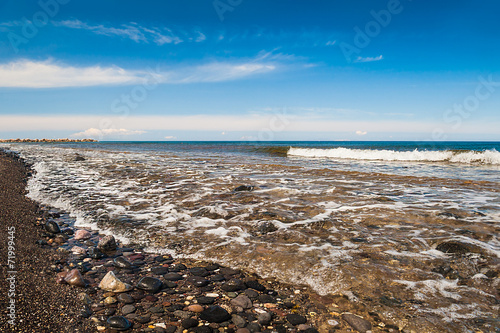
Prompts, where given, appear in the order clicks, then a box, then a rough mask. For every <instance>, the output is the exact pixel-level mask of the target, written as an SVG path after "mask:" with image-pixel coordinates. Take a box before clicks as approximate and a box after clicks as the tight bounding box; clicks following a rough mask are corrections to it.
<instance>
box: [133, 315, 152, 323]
mask: <svg viewBox="0 0 500 333" xmlns="http://www.w3.org/2000/svg"><path fill="white" fill-rule="evenodd" d="M134 320H135V321H136V322H138V323H141V324H146V323H149V322H150V321H151V317H149V315H147V316H137V317H135V319H134Z"/></svg>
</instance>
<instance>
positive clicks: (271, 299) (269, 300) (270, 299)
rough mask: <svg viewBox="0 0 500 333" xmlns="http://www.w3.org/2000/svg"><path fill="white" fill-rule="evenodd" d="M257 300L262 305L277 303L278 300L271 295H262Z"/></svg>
mask: <svg viewBox="0 0 500 333" xmlns="http://www.w3.org/2000/svg"><path fill="white" fill-rule="evenodd" d="M257 299H258V300H259V302H261V303H276V298H274V297H273V296H271V295H266V294H262V295H259V297H257Z"/></svg>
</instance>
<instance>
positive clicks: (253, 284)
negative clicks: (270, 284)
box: [245, 280, 266, 291]
mask: <svg viewBox="0 0 500 333" xmlns="http://www.w3.org/2000/svg"><path fill="white" fill-rule="evenodd" d="M245 284H246V285H247V287H248V288H252V289H255V290H258V291H264V290H266V287H264V286H263V285H262V284H260V283H259V282H258V281H257V280H248V281H245Z"/></svg>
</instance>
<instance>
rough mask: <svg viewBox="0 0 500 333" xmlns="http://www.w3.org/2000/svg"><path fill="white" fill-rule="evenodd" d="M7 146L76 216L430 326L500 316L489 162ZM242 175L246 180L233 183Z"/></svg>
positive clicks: (451, 327)
mask: <svg viewBox="0 0 500 333" xmlns="http://www.w3.org/2000/svg"><path fill="white" fill-rule="evenodd" d="M9 146H10V147H11V149H13V150H16V151H19V152H20V153H21V154H22V156H23V157H24V158H25V159H27V160H28V161H29V162H32V163H34V169H35V170H36V174H35V175H34V177H33V178H32V179H31V180H30V181H29V184H28V187H29V196H31V197H32V198H33V199H35V200H37V201H39V202H41V203H44V204H50V205H52V206H55V207H57V208H61V209H64V210H66V211H68V212H70V213H71V214H72V215H73V216H74V217H75V218H76V219H77V222H76V223H77V225H79V226H82V227H83V226H85V227H90V228H98V229H100V230H103V231H104V232H108V233H113V234H114V235H115V236H117V237H118V238H120V239H121V240H122V241H123V242H133V243H138V244H141V245H143V246H145V247H146V248H147V249H148V250H150V251H155V252H160V253H161V252H168V253H173V254H175V255H177V256H184V257H190V258H201V259H205V260H215V261H218V262H222V263H225V264H227V265H230V266H233V267H238V268H244V269H246V270H249V271H252V272H256V273H258V274H260V275H261V276H263V277H272V278H277V279H279V280H280V281H283V282H286V283H293V284H304V285H308V286H310V287H311V288H313V289H314V290H315V291H316V292H318V293H319V294H339V293H340V294H345V295H346V296H348V297H349V298H350V299H351V300H353V301H354V302H356V301H359V302H363V303H364V304H368V305H369V306H370V307H372V308H373V309H374V311H376V312H377V313H379V314H380V315H381V316H382V317H383V318H385V320H386V321H390V322H392V323H394V325H396V326H399V327H404V326H405V325H407V324H408V322H409V321H412V320H413V319H412V318H415V317H418V318H419V320H424V321H425V322H423V323H422V322H420V321H419V326H420V327H426V326H425V325H428V327H429V329H428V330H427V331H429V332H431V331H432V332H434V331H433V330H432V329H434V328H435V327H437V328H436V330H435V331H436V332H439V331H443V332H474V330H473V329H474V328H477V327H481V329H483V331H486V332H487V331H489V330H491V332H494V331H495V328H499V327H500V325H499V323H498V310H499V302H498V299H499V297H498V296H499V295H498V290H499V282H500V279H499V276H498V273H499V271H500V241H499V239H498V235H499V232H498V231H499V225H498V222H499V221H500V196H499V192H500V189H499V186H498V185H499V182H500V181H499V179H500V176H499V173H500V171H499V170H498V166H497V165H495V164H494V163H493V164H488V163H486V164H485V163H477V162H469V163H456V162H450V163H444V162H443V161H439V162H429V161H427V162H424V161H421V160H419V161H380V160H377V161H373V160H366V159H361V160H359V159H358V160H356V159H354V158H349V159H339V158H338V157H337V158H335V159H331V158H330V159H328V158H318V157H304V156H293V157H291V156H290V157H286V156H283V154H281V153H280V154H275V153H274V152H273V153H270V154H269V153H267V154H266V153H263V152H262V150H257V151H256V150H255V149H253V148H252V150H248V149H243V148H241V147H236V148H234V147H233V148H231V149H228V147H222V146H218V145H217V144H210V145H208V144H207V145H205V146H203V145H202V144H200V145H194V146H189V145H179V146H181V147H180V148H179V147H178V146H165V145H164V146H162V145H161V144H150V145H144V144H142V145H141V144H111V143H109V144H96V145H33V144H24V145H9ZM279 147H281V146H279ZM271 148H273V149H275V148H276V147H271ZM280 149H281V148H280ZM302 149H310V148H302ZM322 149H324V147H323V148H322ZM349 149H351V148H349ZM268 150H269V149H268ZM285 151H286V150H285ZM278 152H279V149H278ZM77 153H78V154H79V155H81V156H83V157H84V158H85V161H75V156H76V155H75V154H77ZM371 153H373V152H371ZM351 157H352V156H351ZM240 185H251V186H254V189H253V191H238V192H236V191H234V189H235V188H237V187H238V186H240ZM464 249H465V250H466V251H465V250H464ZM446 252H455V253H446ZM462 252H467V253H462ZM425 331H426V330H424V329H422V332H425Z"/></svg>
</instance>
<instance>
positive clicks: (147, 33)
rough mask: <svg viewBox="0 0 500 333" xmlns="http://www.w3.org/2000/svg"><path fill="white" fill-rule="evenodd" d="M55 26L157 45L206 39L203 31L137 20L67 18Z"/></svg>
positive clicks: (198, 41) (55, 23)
mask: <svg viewBox="0 0 500 333" xmlns="http://www.w3.org/2000/svg"><path fill="white" fill-rule="evenodd" d="M53 24H54V25H55V26H59V27H65V28H71V29H80V30H87V31H90V32H92V33H94V34H97V35H103V36H108V37H115V36H116V37H121V38H126V39H130V40H133V41H134V42H136V43H150V42H151V43H155V44H157V45H164V44H179V43H182V42H196V43H200V42H203V41H205V40H206V36H205V34H203V33H202V32H201V31H198V30H195V31H190V32H187V31H178V32H174V31H173V30H172V29H170V28H167V27H145V26H142V25H140V24H137V23H135V22H131V23H127V24H121V25H120V26H118V27H112V26H106V25H103V24H89V23H85V22H82V21H80V20H66V21H58V22H53Z"/></svg>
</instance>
